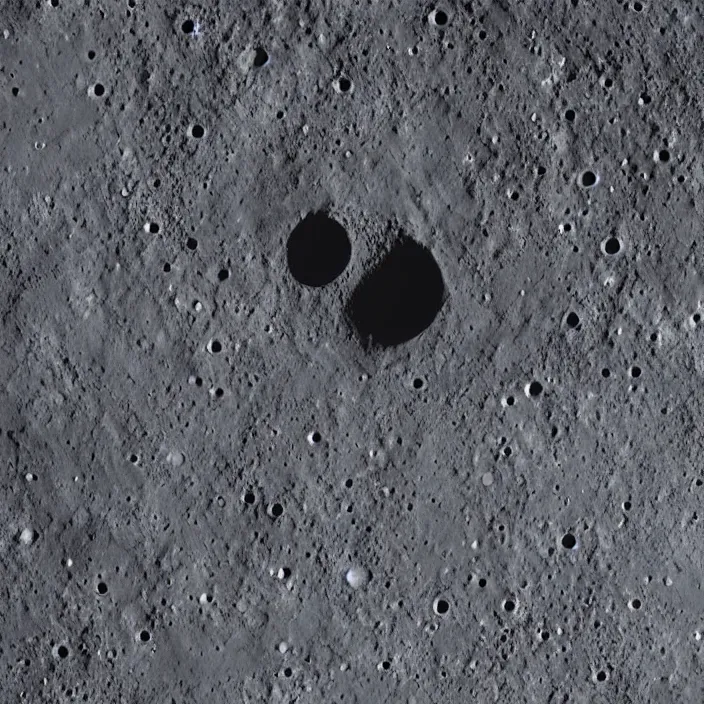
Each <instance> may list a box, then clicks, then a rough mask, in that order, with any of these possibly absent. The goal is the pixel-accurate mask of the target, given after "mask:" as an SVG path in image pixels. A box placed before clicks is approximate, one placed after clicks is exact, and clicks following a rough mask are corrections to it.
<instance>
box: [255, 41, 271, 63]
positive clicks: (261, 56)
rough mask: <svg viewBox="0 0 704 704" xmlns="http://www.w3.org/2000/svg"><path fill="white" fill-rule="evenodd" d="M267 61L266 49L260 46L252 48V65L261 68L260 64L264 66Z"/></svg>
mask: <svg viewBox="0 0 704 704" xmlns="http://www.w3.org/2000/svg"><path fill="white" fill-rule="evenodd" d="M268 63H269V54H268V53H267V51H266V49H263V48H262V47H260V46H259V47H257V48H256V49H255V50H254V67H255V68H261V67H262V66H266V64H268Z"/></svg>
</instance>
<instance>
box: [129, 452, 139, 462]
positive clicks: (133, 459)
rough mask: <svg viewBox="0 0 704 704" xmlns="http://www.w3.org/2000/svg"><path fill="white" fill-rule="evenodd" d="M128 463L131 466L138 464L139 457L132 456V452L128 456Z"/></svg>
mask: <svg viewBox="0 0 704 704" xmlns="http://www.w3.org/2000/svg"><path fill="white" fill-rule="evenodd" d="M130 462H131V463H132V464H137V462H139V457H138V456H137V455H135V454H134V452H133V453H132V454H131V455H130Z"/></svg>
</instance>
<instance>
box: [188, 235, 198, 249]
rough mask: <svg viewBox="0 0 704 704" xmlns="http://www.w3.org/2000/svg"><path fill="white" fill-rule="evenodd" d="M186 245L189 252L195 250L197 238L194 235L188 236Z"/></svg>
mask: <svg viewBox="0 0 704 704" xmlns="http://www.w3.org/2000/svg"><path fill="white" fill-rule="evenodd" d="M186 247H187V248H188V249H190V250H191V252H195V251H196V249H198V240H197V239H196V238H195V237H189V238H188V239H187V240H186Z"/></svg>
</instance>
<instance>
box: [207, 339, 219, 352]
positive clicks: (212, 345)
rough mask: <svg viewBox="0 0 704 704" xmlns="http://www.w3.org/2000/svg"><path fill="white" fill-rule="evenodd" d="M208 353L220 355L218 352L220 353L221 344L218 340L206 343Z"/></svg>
mask: <svg viewBox="0 0 704 704" xmlns="http://www.w3.org/2000/svg"><path fill="white" fill-rule="evenodd" d="M208 352H210V353H211V354H220V352H222V343H221V342H220V340H211V341H210V342H209V343H208Z"/></svg>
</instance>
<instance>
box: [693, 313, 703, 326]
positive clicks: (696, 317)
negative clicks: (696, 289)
mask: <svg viewBox="0 0 704 704" xmlns="http://www.w3.org/2000/svg"><path fill="white" fill-rule="evenodd" d="M701 319H702V316H701V315H699V313H695V314H694V315H693V316H692V322H693V323H694V324H695V325H698V324H699V321H701Z"/></svg>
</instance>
